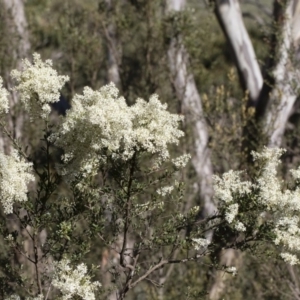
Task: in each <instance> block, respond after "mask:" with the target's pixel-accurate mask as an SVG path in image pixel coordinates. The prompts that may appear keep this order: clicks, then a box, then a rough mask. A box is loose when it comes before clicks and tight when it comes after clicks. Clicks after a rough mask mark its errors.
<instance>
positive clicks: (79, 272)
mask: <svg viewBox="0 0 300 300" xmlns="http://www.w3.org/2000/svg"><path fill="white" fill-rule="evenodd" d="M90 280H91V277H90V276H89V275H88V272H87V267H86V265H85V264H80V265H78V266H77V267H76V268H72V267H71V266H70V261H69V260H68V259H62V260H61V261H60V262H56V263H55V273H54V277H53V280H52V285H53V286H54V287H55V288H57V289H58V290H59V291H60V292H61V293H62V295H63V297H62V298H61V299H62V300H69V299H73V297H75V296H79V297H81V298H82V299H83V300H95V299H96V298H95V291H96V290H97V289H98V288H99V287H101V284H100V282H98V281H95V282H91V281H90Z"/></svg>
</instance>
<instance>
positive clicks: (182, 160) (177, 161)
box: [172, 154, 191, 169]
mask: <svg viewBox="0 0 300 300" xmlns="http://www.w3.org/2000/svg"><path fill="white" fill-rule="evenodd" d="M190 159H191V155H190V154H183V155H181V156H179V157H176V158H174V159H172V163H173V164H174V166H175V167H176V168H178V169H181V168H184V167H185V166H186V165H187V163H188V162H189V160H190Z"/></svg>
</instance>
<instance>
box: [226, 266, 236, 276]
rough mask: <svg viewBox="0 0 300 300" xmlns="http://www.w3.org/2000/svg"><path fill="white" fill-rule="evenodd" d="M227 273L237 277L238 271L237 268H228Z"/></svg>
mask: <svg viewBox="0 0 300 300" xmlns="http://www.w3.org/2000/svg"><path fill="white" fill-rule="evenodd" d="M226 272H227V273H230V274H232V276H236V274H237V269H236V267H227V268H226Z"/></svg>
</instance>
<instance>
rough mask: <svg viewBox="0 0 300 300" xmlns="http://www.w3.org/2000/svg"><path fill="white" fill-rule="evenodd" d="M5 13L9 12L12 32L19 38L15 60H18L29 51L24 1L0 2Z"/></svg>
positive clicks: (6, 0)
mask: <svg viewBox="0 0 300 300" xmlns="http://www.w3.org/2000/svg"><path fill="white" fill-rule="evenodd" d="M2 1H3V3H4V5H5V7H6V9H7V11H9V13H10V15H11V18H12V22H13V27H14V28H12V31H14V33H15V34H16V35H17V36H18V37H19V40H18V45H17V51H16V50H14V52H16V59H17V60H20V59H22V58H24V57H26V56H27V55H28V52H29V50H30V47H31V46H30V42H29V34H28V31H27V20H26V16H25V10H24V1H23V0H2Z"/></svg>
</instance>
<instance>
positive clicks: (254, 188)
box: [214, 148, 300, 264]
mask: <svg viewBox="0 0 300 300" xmlns="http://www.w3.org/2000/svg"><path fill="white" fill-rule="evenodd" d="M283 153H284V150H283V149H278V148H273V149H269V148H264V150H263V151H262V152H261V153H256V152H253V153H252V155H253V158H254V160H255V161H256V162H257V164H258V168H259V173H258V174H259V175H258V177H257V178H256V180H255V181H254V182H253V183H250V182H248V181H241V180H240V175H241V173H240V172H234V171H230V172H228V173H225V174H224V175H223V176H222V177H218V176H215V177H214V184H215V185H214V188H215V197H216V199H217V200H218V201H219V204H220V207H221V208H223V211H224V218H225V220H226V221H227V222H228V223H229V224H231V223H233V228H235V229H236V230H238V231H245V230H246V226H245V225H244V224H243V223H242V221H243V220H239V219H237V218H238V214H239V201H240V200H241V199H242V198H241V197H242V196H245V195H248V196H252V198H249V201H253V199H255V201H256V203H257V204H256V205H257V209H258V210H260V211H261V212H263V211H266V212H268V214H267V215H266V214H265V216H267V217H268V220H269V221H270V220H272V223H273V234H274V236H275V238H274V244H275V245H277V246H280V247H281V249H282V250H283V252H282V253H281V257H282V258H283V259H284V260H285V261H286V262H289V263H290V264H296V263H299V259H298V258H297V255H296V254H297V253H299V252H300V223H299V221H300V220H299V212H300V201H299V199H300V188H299V187H298V185H296V187H295V188H293V189H288V188H286V189H284V188H283V184H282V183H283V182H282V180H280V179H278V174H277V168H278V166H279V165H280V164H281V161H280V157H281V155H282V154H283ZM291 173H292V176H293V178H294V180H295V181H296V182H299V180H300V168H299V169H298V170H292V171H291Z"/></svg>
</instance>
